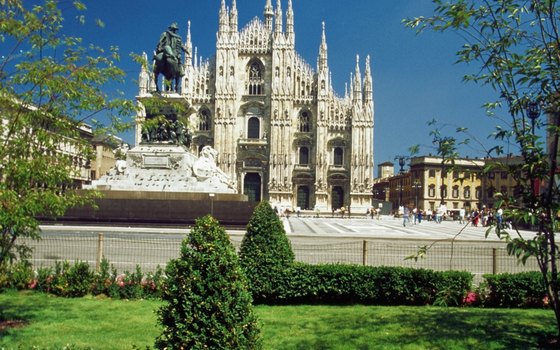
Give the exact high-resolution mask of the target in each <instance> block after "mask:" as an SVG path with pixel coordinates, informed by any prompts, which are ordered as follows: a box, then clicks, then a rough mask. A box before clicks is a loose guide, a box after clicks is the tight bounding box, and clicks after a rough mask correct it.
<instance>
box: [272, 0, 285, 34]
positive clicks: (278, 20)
mask: <svg viewBox="0 0 560 350" xmlns="http://www.w3.org/2000/svg"><path fill="white" fill-rule="evenodd" d="M274 16H275V22H274V24H275V25H274V27H275V28H274V31H275V32H276V33H282V23H283V20H282V5H281V4H280V0H276V13H275V15H274Z"/></svg>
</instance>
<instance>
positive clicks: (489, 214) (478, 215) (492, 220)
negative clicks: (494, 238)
mask: <svg viewBox="0 0 560 350" xmlns="http://www.w3.org/2000/svg"><path fill="white" fill-rule="evenodd" d="M469 217H470V221H471V224H472V225H473V226H479V225H480V226H482V227H487V226H491V225H496V226H497V227H498V228H503V227H504V226H508V227H509V226H510V225H511V223H510V222H509V221H506V220H504V211H503V209H502V208H498V209H497V210H496V209H494V208H492V209H490V208H486V206H482V210H478V209H473V210H472V211H471V213H470V215H469Z"/></svg>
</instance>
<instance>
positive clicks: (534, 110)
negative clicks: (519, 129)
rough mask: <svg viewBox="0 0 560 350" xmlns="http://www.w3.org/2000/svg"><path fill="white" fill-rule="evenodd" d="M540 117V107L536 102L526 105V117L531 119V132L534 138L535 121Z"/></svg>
mask: <svg viewBox="0 0 560 350" xmlns="http://www.w3.org/2000/svg"><path fill="white" fill-rule="evenodd" d="M540 115H541V106H540V105H539V103H538V102H536V101H531V102H529V103H528V104H527V116H528V117H529V119H531V131H532V133H533V137H535V120H536V119H537V118H538V117H539V116H540Z"/></svg>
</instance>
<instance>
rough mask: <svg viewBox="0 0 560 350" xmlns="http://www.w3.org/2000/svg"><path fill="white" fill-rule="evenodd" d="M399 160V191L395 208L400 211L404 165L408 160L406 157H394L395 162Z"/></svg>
mask: <svg viewBox="0 0 560 350" xmlns="http://www.w3.org/2000/svg"><path fill="white" fill-rule="evenodd" d="M397 159H398V160H399V166H400V167H401V169H400V170H399V175H400V177H401V178H400V185H399V186H398V189H397V190H398V191H400V193H399V205H398V206H397V208H398V209H400V207H401V204H402V191H403V178H404V176H403V173H404V165H405V164H406V160H407V159H408V157H407V156H395V160H397Z"/></svg>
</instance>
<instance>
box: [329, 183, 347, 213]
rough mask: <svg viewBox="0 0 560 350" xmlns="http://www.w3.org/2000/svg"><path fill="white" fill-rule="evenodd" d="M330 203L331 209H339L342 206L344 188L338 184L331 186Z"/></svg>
mask: <svg viewBox="0 0 560 350" xmlns="http://www.w3.org/2000/svg"><path fill="white" fill-rule="evenodd" d="M331 205H332V208H333V209H340V208H342V206H344V189H343V188H342V187H340V186H334V187H333V188H332V195H331Z"/></svg>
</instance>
